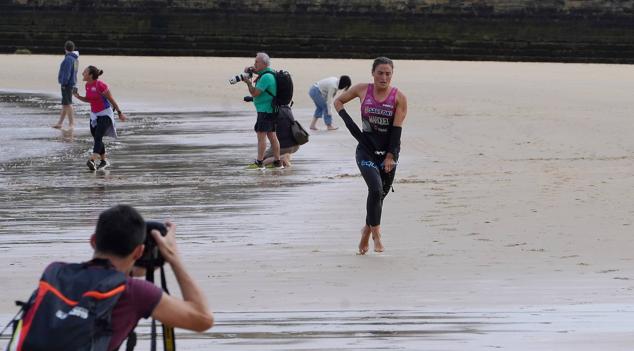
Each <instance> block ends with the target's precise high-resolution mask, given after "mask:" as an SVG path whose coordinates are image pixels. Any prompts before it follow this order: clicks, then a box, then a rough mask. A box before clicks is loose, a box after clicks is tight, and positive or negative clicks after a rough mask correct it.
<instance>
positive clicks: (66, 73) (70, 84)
mask: <svg viewBox="0 0 634 351" xmlns="http://www.w3.org/2000/svg"><path fill="white" fill-rule="evenodd" d="M64 50H65V51H66V55H65V56H64V60H63V61H62V63H61V64H60V66H59V73H58V74H57V81H58V82H59V85H60V86H61V88H62V113H61V114H60V116H59V120H58V121H57V123H56V124H55V125H53V128H57V129H61V128H62V124H63V123H64V118H65V117H66V116H68V128H69V129H73V128H74V127H75V111H74V110H73V96H72V94H73V89H74V88H75V85H76V84H77V67H78V66H79V62H78V58H79V51H75V43H73V42H72V41H70V40H69V41H67V42H66V43H65V44H64Z"/></svg>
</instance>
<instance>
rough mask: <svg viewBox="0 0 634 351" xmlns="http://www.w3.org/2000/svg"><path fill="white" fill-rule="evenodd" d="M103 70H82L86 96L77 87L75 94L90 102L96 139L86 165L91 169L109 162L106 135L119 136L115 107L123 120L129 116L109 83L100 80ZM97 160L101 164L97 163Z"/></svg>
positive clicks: (91, 119) (91, 118) (91, 127)
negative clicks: (113, 95) (124, 112)
mask: <svg viewBox="0 0 634 351" xmlns="http://www.w3.org/2000/svg"><path fill="white" fill-rule="evenodd" d="M102 74H103V71H102V70H100V69H98V68H97V67H95V66H88V67H86V69H84V71H83V72H82V76H83V77H84V81H85V82H86V96H81V95H79V93H78V92H77V90H76V89H75V90H74V91H73V95H74V96H75V97H76V98H77V99H79V100H81V101H83V102H89V103H90V134H92V137H93V139H94V140H95V143H94V146H93V148H92V155H91V156H90V159H89V160H88V162H86V165H87V166H88V168H89V169H90V170H91V171H94V170H97V169H104V168H106V167H108V165H109V163H108V161H107V160H106V146H105V145H104V143H103V137H104V136H110V137H113V138H116V137H117V129H116V128H115V123H114V112H113V111H112V109H113V108H114V110H115V111H117V114H118V115H119V119H120V120H121V121H122V122H123V121H125V120H126V119H127V117H126V116H125V115H124V114H123V112H121V110H120V109H119V105H117V102H116V101H115V100H114V98H113V97H112V93H110V89H108V85H107V84H106V83H104V82H102V81H100V80H99V76H101V75H102ZM97 160H100V161H99V164H96V162H97Z"/></svg>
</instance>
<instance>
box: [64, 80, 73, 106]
mask: <svg viewBox="0 0 634 351" xmlns="http://www.w3.org/2000/svg"><path fill="white" fill-rule="evenodd" d="M72 104H73V87H70V86H66V85H62V105H72Z"/></svg>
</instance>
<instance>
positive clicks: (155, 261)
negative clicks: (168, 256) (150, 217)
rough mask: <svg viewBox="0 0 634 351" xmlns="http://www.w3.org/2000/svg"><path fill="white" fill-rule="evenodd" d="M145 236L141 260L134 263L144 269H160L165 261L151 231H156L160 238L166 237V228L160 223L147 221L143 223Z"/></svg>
mask: <svg viewBox="0 0 634 351" xmlns="http://www.w3.org/2000/svg"><path fill="white" fill-rule="evenodd" d="M145 228H146V234H145V243H144V244H145V250H144V251H143V255H142V256H141V258H139V259H138V260H136V261H135V262H134V265H135V266H137V267H143V268H145V269H150V270H151V269H154V268H156V267H161V266H162V265H163V264H165V259H164V258H163V255H161V251H160V250H159V248H158V246H157V245H156V241H155V240H154V237H153V236H152V233H151V232H152V230H153V229H156V230H158V231H159V232H160V233H161V235H162V236H165V235H167V227H166V226H165V224H163V223H161V222H155V221H147V222H145Z"/></svg>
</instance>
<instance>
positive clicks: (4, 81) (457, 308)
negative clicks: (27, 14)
mask: <svg viewBox="0 0 634 351" xmlns="http://www.w3.org/2000/svg"><path fill="white" fill-rule="evenodd" d="M59 59H60V58H59V57H53V56H10V55H5V56H1V55H0V64H1V65H3V66H4V67H17V68H16V69H12V70H10V71H6V70H5V71H3V72H0V90H4V91H29V92H32V93H43V94H49V95H50V94H53V95H54V94H57V86H56V85H55V76H54V74H55V73H56V69H57V66H58V64H59V62H58V61H59ZM80 62H81V65H82V66H84V65H87V64H96V65H98V66H101V67H102V68H103V69H104V71H106V75H104V77H103V79H104V80H105V81H106V82H108V83H109V84H110V85H111V86H112V89H113V93H114V94H115V97H117V98H118V100H120V103H121V105H122V106H123V108H124V111H129V112H130V117H131V121H130V122H129V123H122V124H120V125H119V127H120V132H121V138H120V139H118V140H117V141H114V142H113V141H112V140H110V141H109V142H108V144H107V146H108V148H109V150H112V154H111V157H112V162H113V165H112V168H111V169H110V170H109V171H107V172H100V173H96V174H95V173H91V172H87V171H85V170H84V167H85V165H84V162H85V158H86V157H87V155H88V150H89V149H90V146H91V138H90V135H89V133H88V132H87V122H86V118H85V117H82V118H81V120H80V121H79V124H78V126H77V127H76V129H75V132H74V133H73V136H72V138H73V139H72V142H70V143H69V142H67V141H63V140H62V139H63V137H64V136H63V135H62V134H61V132H60V131H57V130H53V129H51V130H50V132H47V131H43V133H50V134H47V135H44V136H39V135H38V138H37V140H38V142H41V141H46V142H47V143H48V142H52V143H54V144H55V145H57V146H51V147H47V148H46V150H45V152H44V151H43V153H46V156H42V157H36V156H33V155H32V154H31V153H29V154H28V155H27V156H26V157H25V158H20V159H18V160H12V161H9V162H5V163H3V164H2V166H1V167H0V187H1V188H2V192H1V194H0V203H1V206H0V207H1V208H0V252H1V253H2V254H1V255H0V279H2V280H3V281H5V282H8V281H10V282H11V283H10V284H3V286H4V289H3V290H4V292H5V293H4V294H3V295H2V298H1V299H0V314H2V315H3V316H5V315H6V316H8V315H9V314H11V313H12V311H14V310H15V309H14V307H13V303H12V302H13V300H15V299H18V298H25V297H26V296H27V295H28V294H29V293H30V291H31V289H32V288H33V286H34V282H35V279H36V277H37V276H39V274H40V273H41V270H42V268H43V267H44V266H45V265H46V263H48V262H49V261H51V260H54V259H55V260H56V259H59V260H68V261H77V260H81V259H85V258H88V256H87V252H88V250H89V246H88V243H87V237H88V235H89V234H90V233H91V232H92V228H93V226H94V222H95V218H96V216H97V215H98V213H99V212H100V211H101V210H103V209H104V208H106V207H108V206H110V205H112V204H115V203H130V204H133V205H136V206H138V207H139V208H140V209H141V211H142V213H143V214H144V215H145V217H146V218H152V219H160V218H167V217H169V218H172V219H173V220H174V221H175V222H176V223H177V224H178V225H179V227H178V234H179V236H180V238H181V250H182V251H183V252H184V253H186V262H187V265H188V266H189V267H190V268H191V270H192V271H193V274H194V275H195V277H196V278H197V279H198V280H199V281H200V282H201V284H202V285H203V287H204V288H205V291H206V292H207V296H208V298H209V300H210V304H211V306H212V308H213V310H214V311H219V312H220V313H219V314H218V316H217V317H218V325H217V327H216V328H214V329H212V330H210V333H208V334H204V335H202V336H196V337H192V338H190V337H189V335H190V334H183V335H188V337H187V338H186V340H183V341H182V345H187V348H188V349H200V350H203V349H207V348H209V347H210V346H214V345H224V346H223V349H231V350H254V349H262V348H266V349H276V350H298V349H302V350H309V349H315V350H316V349H320V350H323V349H333V350H334V349H350V350H352V349H359V350H361V349H370V348H376V349H407V350H420V349H439V350H462V349H488V348H508V349H512V350H536V349H557V350H567V349H569V350H573V349H574V350H596V349H597V348H600V347H602V348H605V349H609V350H626V349H629V348H630V346H631V342H632V340H633V339H632V337H631V335H632V334H631V332H632V331H633V329H634V327H631V325H632V323H631V322H633V321H634V314H633V313H632V311H634V308H633V307H634V305H633V304H632V303H631V301H632V291H634V284H633V283H632V281H633V279H634V262H633V261H634V258H633V257H632V255H631V251H632V246H631V243H630V241H631V240H630V238H631V234H632V218H634V204H633V203H632V200H631V199H632V198H633V195H634V191H633V190H632V189H634V177H633V175H634V161H633V159H634V156H633V152H634V141H633V139H632V138H631V135H632V132H634V127H633V126H634V125H633V124H632V122H631V116H632V112H633V108H632V107H631V101H630V100H631V91H632V88H633V86H632V85H633V83H632V82H634V68H633V67H632V66H611V65H564V64H534V63H530V64H529V63H491V62H488V63H480V62H435V61H418V62H417V61H397V62H396V70H395V80H394V84H395V85H397V86H398V87H400V88H401V89H402V90H403V91H404V92H405V93H406V94H407V96H408V98H409V102H410V104H409V107H410V110H409V114H408V120H407V122H406V128H405V130H404V136H403V152H402V157H401V164H400V166H399V169H398V171H397V181H396V184H395V190H396V192H395V193H391V194H390V195H389V196H388V198H387V199H386V202H385V206H384V217H383V218H384V220H383V231H384V244H385V245H386V252H385V253H384V254H375V253H370V254H369V255H367V256H365V257H364V256H357V255H355V250H356V246H357V243H358V239H359V229H360V227H361V225H362V223H363V217H364V203H365V185H364V184H363V181H362V179H361V178H360V177H359V176H358V170H357V169H356V166H355V164H354V158H353V153H354V143H353V140H352V138H351V137H350V136H349V134H348V133H347V132H346V131H345V130H339V131H337V132H325V131H321V132H317V133H314V134H313V135H312V136H311V141H310V143H309V144H307V145H306V146H305V147H303V148H302V149H301V150H300V151H299V152H298V153H297V154H296V157H295V162H294V164H293V167H291V168H290V169H285V170H283V171H267V172H265V173H263V174H261V173H258V172H247V171H244V170H243V166H244V165H245V164H246V163H247V162H249V160H251V159H252V158H253V154H254V151H255V147H254V141H255V136H254V135H253V132H252V125H253V112H252V106H251V105H248V104H245V103H242V102H241V98H242V96H244V95H245V92H246V88H245V87H244V86H229V85H228V83H226V80H227V79H228V77H230V76H231V75H232V74H234V73H236V72H237V71H239V70H240V67H243V66H245V65H247V64H249V63H250V62H251V59H242V58H235V59H215V58H138V57H135V58H131V57H87V56H82V57H80ZM370 64H371V62H369V61H358V60H274V66H275V67H284V68H286V69H288V70H290V71H291V72H298V73H295V74H294V79H295V84H296V98H295V101H296V107H295V109H294V111H295V116H296V118H298V119H299V120H300V121H302V122H304V124H305V125H306V124H307V123H308V122H309V120H310V116H311V113H312V111H311V109H310V106H311V105H310V101H309V100H308V97H307V91H308V88H309V86H310V84H311V83H312V82H313V81H315V80H317V79H319V78H321V77H322V75H326V74H333V75H336V74H342V73H349V74H350V75H351V76H352V79H353V82H359V81H366V80H368V79H369V74H368V71H369V68H370ZM307 67H314V69H307ZM299 72H301V73H299ZM325 72H326V73H325ZM47 106H48V105H47ZM356 106H358V104H357V105H356ZM29 108H34V107H32V106H27V105H25V106H23V107H22V110H23V109H29ZM84 108H85V107H84ZM40 110H46V111H48V110H47V109H46V108H41V109H40ZM348 110H349V111H354V114H353V116H358V112H357V108H356V107H355V105H354V104H352V106H351V107H350V108H349V109H348ZM45 115H46V116H50V117H48V119H47V118H45V117H43V118H42V123H43V125H45V126H48V125H50V124H53V123H54V122H55V121H56V118H57V116H56V115H55V114H52V115H51V114H50V112H49V114H45ZM335 121H338V119H337V118H335ZM2 123H4V122H2ZM3 130H4V129H3ZM1 133H3V132H2V131H0V135H2V134H1ZM5 136H6V134H5ZM3 138H4V137H3ZM0 147H3V148H4V147H6V146H5V143H2V144H0ZM5 150H6V149H5ZM0 151H4V150H0ZM0 153H1V152H0ZM170 286H171V287H173V289H174V290H175V291H176V292H177V289H176V284H175V283H174V282H173V281H172V282H170ZM6 319H7V318H4V320H6ZM360 321H361V322H360ZM432 322H433V323H432ZM337 323H341V324H337ZM337 325H341V327H340V328H339V327H337ZM589 326H592V327H589ZM599 326H600V327H599ZM178 335H179V336H180V335H181V334H178ZM262 345H265V346H262Z"/></svg>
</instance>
